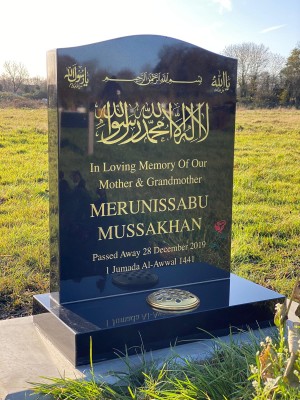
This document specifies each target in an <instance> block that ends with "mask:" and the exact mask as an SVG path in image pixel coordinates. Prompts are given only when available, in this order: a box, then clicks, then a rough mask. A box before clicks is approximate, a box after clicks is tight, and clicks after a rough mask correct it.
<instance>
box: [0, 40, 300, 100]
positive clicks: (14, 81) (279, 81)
mask: <svg viewBox="0 0 300 400" xmlns="http://www.w3.org/2000/svg"><path fill="white" fill-rule="evenodd" d="M223 54H224V55H225V56H229V57H233V58H237V60H238V88H237V98H238V103H239V104H240V105H243V106H247V107H269V108H271V107H279V106H283V107H290V106H294V107H296V108H300V42H299V43H298V44H297V46H296V47H295V48H294V49H293V50H292V51H291V53H290V55H289V57H288V58H287V59H285V58H284V57H282V56H281V55H279V54H274V53H271V52H270V51H269V49H268V48H267V47H266V46H264V45H263V44H260V45H258V44H255V43H241V44H233V45H230V46H227V47H225V49H224V51H223ZM3 70H4V72H3V74H2V75H1V76H0V99H1V92H6V93H7V92H9V93H13V94H19V95H22V96H25V97H27V98H29V99H33V100H40V99H45V98H46V97H47V82H46V79H43V78H39V77H34V78H31V77H30V76H29V73H28V71H27V69H26V67H25V66H24V65H23V64H22V63H16V62H14V61H7V62H5V63H4V65H3Z"/></svg>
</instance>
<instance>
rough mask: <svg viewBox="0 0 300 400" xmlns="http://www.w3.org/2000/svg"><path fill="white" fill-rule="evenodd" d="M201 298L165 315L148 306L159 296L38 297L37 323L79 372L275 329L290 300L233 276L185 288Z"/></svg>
mask: <svg viewBox="0 0 300 400" xmlns="http://www.w3.org/2000/svg"><path fill="white" fill-rule="evenodd" d="M183 289H184V290H189V291H190V292H192V293H193V294H195V295H196V296H198V297H199V299H200V305H199V306H198V307H197V308H196V309H194V310H191V311H185V312H164V311H161V310H160V311H159V310H155V309H153V308H151V307H150V305H149V304H148V303H147V302H146V298H147V296H148V295H149V293H151V292H153V290H152V291H151V290H147V291H142V292H137V293H131V294H126V295H125V294H124V295H121V296H112V297H109V298H100V299H96V300H89V301H80V302H74V303H68V304H63V305H59V304H58V303H57V302H55V301H54V300H52V296H51V295H50V294H42V295H37V296H34V307H33V314H34V316H33V321H34V323H35V325H36V326H37V327H38V329H39V330H40V331H41V332H42V333H43V334H44V335H45V336H46V337H47V338H48V339H49V340H50V341H51V342H52V343H53V344H54V345H55V346H56V347H57V348H58V349H59V350H60V351H61V352H62V353H63V354H64V355H65V357H67V358H68V359H69V360H70V361H71V363H72V364H73V365H75V366H78V365H84V364H88V363H89V361H90V338H92V342H93V361H94V362H98V361H102V360H105V359H111V358H114V357H116V356H117V355H118V352H119V354H120V352H124V350H125V349H126V351H127V352H128V353H129V354H133V353H135V352H136V350H137V348H139V347H140V346H141V344H143V347H144V348H145V350H146V351H150V350H155V349H159V348H163V347H169V346H170V345H174V344H177V345H180V344H181V343H183V342H185V343H186V341H195V340H198V339H204V338H208V337H212V335H213V336H224V335H226V334H228V333H229V332H230V331H231V332H234V331H235V330H241V329H247V328H249V327H250V328H253V329H257V328H258V327H260V328H264V327H267V326H270V325H272V324H273V317H274V308H275V304H276V303H278V302H282V301H283V300H284V296H282V295H280V294H278V293H276V292H274V291H271V290H269V289H266V288H263V287H262V286H259V285H257V284H254V283H253V282H250V281H248V280H245V279H243V278H239V277H237V276H236V275H234V274H231V276H230V279H224V280H219V281H211V282H203V283H200V284H199V283H197V284H194V285H187V286H184V287H183Z"/></svg>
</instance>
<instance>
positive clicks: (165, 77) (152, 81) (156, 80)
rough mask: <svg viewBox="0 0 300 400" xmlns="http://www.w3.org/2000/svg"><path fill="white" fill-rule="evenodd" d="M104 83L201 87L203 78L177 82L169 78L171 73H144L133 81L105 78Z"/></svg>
mask: <svg viewBox="0 0 300 400" xmlns="http://www.w3.org/2000/svg"><path fill="white" fill-rule="evenodd" d="M103 81H104V82H109V81H113V82H133V83H135V84H137V85H139V86H147V85H162V84H164V83H165V84H169V85H171V84H172V83H182V84H194V83H197V84H198V85H201V83H202V77H201V76H200V75H198V77H197V79H196V80H194V81H176V80H173V79H170V78H169V73H168V72H166V73H161V72H157V73H152V72H150V73H149V72H142V73H141V74H140V75H139V76H137V77H136V78H133V79H126V78H120V79H118V78H108V77H106V78H104V79H103Z"/></svg>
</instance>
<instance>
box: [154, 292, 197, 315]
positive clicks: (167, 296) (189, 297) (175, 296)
mask: <svg viewBox="0 0 300 400" xmlns="http://www.w3.org/2000/svg"><path fill="white" fill-rule="evenodd" d="M147 302H148V303H149V304H150V306H151V307H154V308H158V309H160V310H170V311H183V310H190V309H192V308H195V307H197V306H198V305H199V304H200V300H199V298H198V297H197V296H195V295H194V294H193V293H191V292H188V291H187V290H181V289H161V290H158V291H157V292H154V293H151V294H150V295H149V296H148V297H147Z"/></svg>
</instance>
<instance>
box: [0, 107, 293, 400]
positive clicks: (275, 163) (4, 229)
mask: <svg viewBox="0 0 300 400" xmlns="http://www.w3.org/2000/svg"><path fill="white" fill-rule="evenodd" d="M299 127H300V111H298V110H293V109H274V110H243V109H239V110H238V111H237V120H236V140H235V167H234V196H233V229H232V257H231V258H232V271H233V272H235V273H236V274H238V275H240V276H242V277H245V278H247V279H250V280H252V281H254V282H256V283H259V284H261V285H263V286H265V287H268V288H270V289H273V290H276V291H278V292H279V293H281V294H284V295H287V296H290V295H291V292H292V288H293V285H294V284H295V281H296V277H297V275H298V276H299V269H300V246H299V243H300V240H299V239H300V237H299V236H300V213H299V208H300V207H299V203H300V202H299V180H300V178H299V177H300V165H299V134H300V129H299ZM47 140H48V138H47V110H46V109H36V110H32V109H0V238H1V239H0V318H1V319H5V318H11V317H18V316H25V315H30V313H31V307H32V296H33V295H34V294H36V293H45V292H47V291H48V290H49V289H48V288H49V243H48V241H49V230H48V217H49V214H48V199H49V191H48V190H49V189H48V148H47V145H48V144H47ZM220 190H222V188H220ZM281 334H282V331H281ZM278 339H279V340H278ZM268 340H269V339H268ZM273 340H274V342H273V343H274V349H275V351H277V352H278V355H279V358H278V359H279V362H286V360H283V359H280V357H281V356H280V355H282V354H285V357H287V355H288V354H287V352H284V351H283V347H282V346H283V342H282V338H281V336H280V335H279V336H278V337H277V338H274V339H273ZM264 346H265V347H267V346H268V343H265V345H264ZM258 349H259V343H257V340H254V338H253V341H252V340H250V342H249V343H247V344H246V345H244V346H242V347H241V346H237V345H235V344H234V343H233V342H232V343H230V344H229V345H226V344H225V345H223V344H222V343H217V345H216V349H215V351H214V352H213V353H212V358H210V360H209V362H208V363H204V364H202V365H200V367H199V365H197V364H194V363H188V362H187V363H184V364H183V367H181V368H179V367H178V366H177V365H176V364H174V360H167V361H166V364H165V365H164V366H160V367H158V366H157V365H156V364H155V363H150V364H149V363H148V364H146V363H144V364H143V363H142V365H141V368H140V369H138V370H133V369H132V367H131V365H130V364H128V374H126V375H125V376H122V378H123V383H124V386H118V387H113V386H109V385H105V384H100V385H99V384H97V383H96V380H92V381H91V382H89V383H86V382H78V381H74V380H72V381H71V380H65V379H63V378H62V379H60V380H59V379H57V380H55V379H53V380H52V379H49V380H48V383H49V385H50V386H42V385H39V386H38V387H37V389H36V390H37V392H38V393H49V392H50V391H52V395H53V398H55V399H58V398H59V399H67V398H73V399H80V398H81V399H82V398H85V399H120V400H121V399H124V400H125V399H126V400H129V399H140V400H145V399H151V398H157V399H176V398H178V399H179V398H180V399H202V398H203V399H214V400H217V399H221V398H222V399H225V398H227V399H230V400H234V399H244V400H246V399H250V398H256V399H257V400H258V399H268V398H271V397H268V396H269V395H270V393H269V394H268V393H264V394H263V393H262V394H261V395H260V394H258V392H257V397H254V395H255V394H254V392H253V391H254V386H255V385H253V384H252V382H254V383H255V382H257V383H256V386H257V385H258V386H259V385H260V383H259V382H260V377H259V374H258V372H257V371H256V370H255V367H253V369H252V373H253V376H252V378H251V379H250V380H248V378H249V375H251V374H250V372H249V365H250V364H254V365H255V363H256V360H255V354H256V352H257V350H258ZM263 349H264V347H263ZM127 361H128V360H127V359H126V358H125V359H124V362H125V363H126V362H127ZM277 367H278V368H280V365H277V366H276V367H274V368H275V369H276V368H277ZM298 367H299V369H300V365H299V366H298ZM220 377H221V378H220ZM94 378H96V377H94ZM257 390H259V388H258V389H257ZM284 391H285V387H282V392H281V393H280V394H281V395H282V397H278V398H287V399H297V398H298V396H299V391H298V389H295V391H294V389H292V390H290V391H289V393H288V392H286V393H285V392H284ZM263 396H265V397H263ZM272 398H275V397H272ZM276 398H277V397H276Z"/></svg>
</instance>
